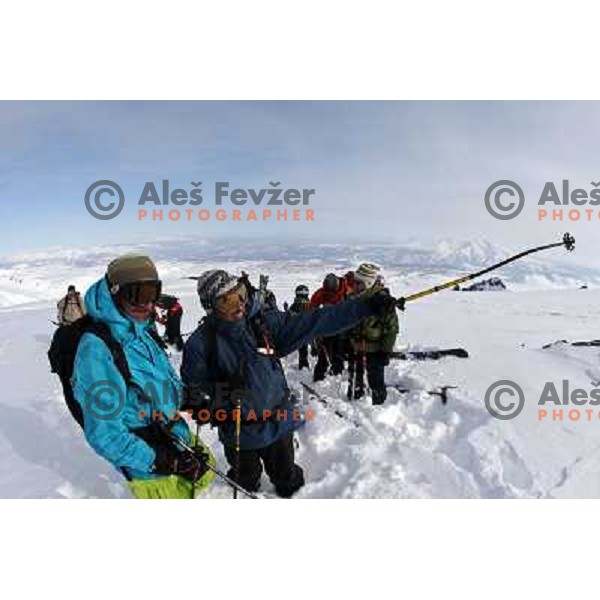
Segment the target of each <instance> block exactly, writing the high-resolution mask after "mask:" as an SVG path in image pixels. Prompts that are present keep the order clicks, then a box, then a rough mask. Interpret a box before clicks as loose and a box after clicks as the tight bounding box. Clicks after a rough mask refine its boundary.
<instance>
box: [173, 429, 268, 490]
mask: <svg viewBox="0 0 600 600" xmlns="http://www.w3.org/2000/svg"><path fill="white" fill-rule="evenodd" d="M164 431H165V433H166V434H167V435H168V436H169V437H170V438H171V439H172V440H173V441H174V442H175V443H176V444H178V445H179V447H180V448H181V449H182V450H185V451H186V452H191V453H192V454H193V453H194V449H193V448H191V447H190V446H188V445H187V444H186V443H185V442H184V441H183V440H182V439H180V438H178V437H177V436H176V435H174V434H172V433H171V432H170V431H168V430H166V429H164ZM206 466H207V468H208V469H209V470H211V471H212V472H213V473H214V474H215V475H216V476H217V477H219V478H220V479H222V480H223V481H224V482H225V483H226V484H227V485H229V486H231V487H232V488H233V489H234V490H237V491H238V492H241V493H242V494H244V495H245V496H248V498H252V499H253V500H259V498H258V496H257V495H256V494H253V493H252V492H249V491H248V490H247V489H245V488H243V487H242V486H241V485H239V483H236V482H235V481H233V479H230V478H229V477H227V475H225V473H223V472H221V471H219V469H217V468H216V467H213V466H212V465H211V464H210V463H206Z"/></svg>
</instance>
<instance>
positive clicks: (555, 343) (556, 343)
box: [542, 340, 600, 350]
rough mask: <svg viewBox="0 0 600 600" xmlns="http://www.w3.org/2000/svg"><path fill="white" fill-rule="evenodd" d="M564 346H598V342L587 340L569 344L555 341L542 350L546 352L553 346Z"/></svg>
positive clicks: (599, 344)
mask: <svg viewBox="0 0 600 600" xmlns="http://www.w3.org/2000/svg"><path fill="white" fill-rule="evenodd" d="M563 344H566V345H567V346H600V340H589V341H588V342H569V341H567V340H557V341H556V342H551V343H550V344H546V345H544V346H542V350H547V349H548V348H552V347H553V346H560V345H563Z"/></svg>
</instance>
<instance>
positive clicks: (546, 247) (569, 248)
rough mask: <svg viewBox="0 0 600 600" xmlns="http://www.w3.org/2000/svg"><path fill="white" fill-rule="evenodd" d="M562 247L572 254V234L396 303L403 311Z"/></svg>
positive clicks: (573, 245)
mask: <svg viewBox="0 0 600 600" xmlns="http://www.w3.org/2000/svg"><path fill="white" fill-rule="evenodd" d="M560 246H564V247H565V249H566V250H567V251H568V252H572V251H573V250H574V249H575V238H574V237H573V236H572V235H571V234H570V233H565V234H564V235H563V237H562V241H560V242H555V243H554V244H545V245H544V246H536V247H535V248H530V249H529V250H525V251H523V252H519V254H515V255H514V256H511V257H509V258H507V259H505V260H502V261H500V262H499V263H496V264H494V265H492V266H490V267H486V268H485V269H482V270H481V271H477V272H475V273H470V274H469V275H464V276H463V277H458V278H457V279H453V280H452V281H447V282H446V283H442V284H440V285H435V286H433V287H432V288H428V289H426V290H423V291H421V292H416V293H415V294H411V295H410V296H406V297H404V298H399V299H398V300H397V302H396V306H397V307H398V308H399V309H401V310H403V309H404V305H405V304H406V302H412V301H413V300H420V299H421V298H424V297H425V296H430V295H431V294H435V293H436V292H441V291H442V290H446V289H448V288H451V287H454V286H456V285H460V284H461V283H465V282H466V281H471V280H472V279H476V278H477V277H481V276H482V275H485V274H486V273H489V272H490V271H494V270H496V269H499V268H500V267H503V266H504V265H507V264H509V263H511V262H514V261H515V260H519V259H520V258H523V257H525V256H527V255H529V254H533V253H535V252H541V251H542V250H549V249H550V248H558V247H560Z"/></svg>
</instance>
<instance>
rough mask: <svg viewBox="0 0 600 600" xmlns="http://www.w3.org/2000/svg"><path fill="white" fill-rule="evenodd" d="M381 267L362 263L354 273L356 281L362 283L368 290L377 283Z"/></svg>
mask: <svg viewBox="0 0 600 600" xmlns="http://www.w3.org/2000/svg"><path fill="white" fill-rule="evenodd" d="M380 271H381V267H379V266H378V265H376V264H374V263H362V264H361V265H360V266H359V267H358V269H356V271H354V279H357V280H358V281H362V283H364V284H365V287H366V288H367V289H368V288H370V287H372V286H373V285H374V284H375V282H376V281H377V277H378V276H379V274H380Z"/></svg>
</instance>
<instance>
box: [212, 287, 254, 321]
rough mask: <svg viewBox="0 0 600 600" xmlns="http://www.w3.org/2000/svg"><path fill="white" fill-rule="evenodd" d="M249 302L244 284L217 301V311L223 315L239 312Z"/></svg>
mask: <svg viewBox="0 0 600 600" xmlns="http://www.w3.org/2000/svg"><path fill="white" fill-rule="evenodd" d="M247 301H248V290H247V289H246V286H245V285H244V284H243V283H240V284H239V285H238V286H237V287H235V288H233V289H232V290H231V291H230V292H227V293H226V294H223V295H222V296H219V297H218V298H217V299H216V301H215V306H216V309H217V310H218V311H220V312H223V313H227V314H228V313H233V312H236V311H238V310H239V309H240V308H241V307H242V306H244V305H245V304H246V302H247Z"/></svg>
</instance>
